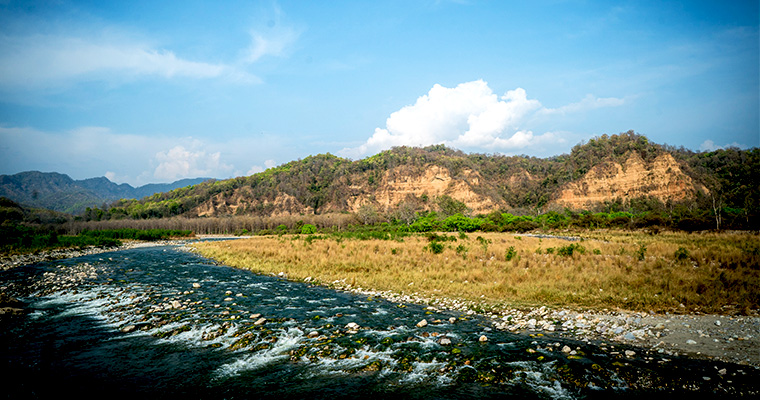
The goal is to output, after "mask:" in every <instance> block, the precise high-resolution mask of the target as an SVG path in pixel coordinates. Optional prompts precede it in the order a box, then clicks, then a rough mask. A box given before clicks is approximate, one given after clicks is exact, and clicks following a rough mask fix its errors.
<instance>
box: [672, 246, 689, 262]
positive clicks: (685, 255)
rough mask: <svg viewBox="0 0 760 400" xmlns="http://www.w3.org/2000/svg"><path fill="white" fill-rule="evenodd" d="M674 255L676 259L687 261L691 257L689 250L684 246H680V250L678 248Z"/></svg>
mask: <svg viewBox="0 0 760 400" xmlns="http://www.w3.org/2000/svg"><path fill="white" fill-rule="evenodd" d="M673 257H675V259H676V260H678V261H686V260H688V259H689V257H690V255H689V250H687V249H685V248H683V247H679V248H678V250H676V251H675V253H674V254H673Z"/></svg>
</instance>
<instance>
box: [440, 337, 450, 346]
mask: <svg viewBox="0 0 760 400" xmlns="http://www.w3.org/2000/svg"><path fill="white" fill-rule="evenodd" d="M438 344H440V345H441V346H448V345H450V344H451V339H449V338H447V337H442V338H441V339H440V340H438Z"/></svg>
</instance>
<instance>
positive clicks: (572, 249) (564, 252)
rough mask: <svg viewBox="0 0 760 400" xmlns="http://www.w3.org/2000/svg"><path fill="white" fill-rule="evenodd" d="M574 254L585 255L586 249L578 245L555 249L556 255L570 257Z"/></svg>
mask: <svg viewBox="0 0 760 400" xmlns="http://www.w3.org/2000/svg"><path fill="white" fill-rule="evenodd" d="M547 251H548V249H547ZM576 252H577V253H579V254H586V248H585V247H583V246H581V245H579V244H575V243H573V244H571V245H568V246H563V247H560V248H558V249H557V255H560V256H566V257H572V256H573V253H576Z"/></svg>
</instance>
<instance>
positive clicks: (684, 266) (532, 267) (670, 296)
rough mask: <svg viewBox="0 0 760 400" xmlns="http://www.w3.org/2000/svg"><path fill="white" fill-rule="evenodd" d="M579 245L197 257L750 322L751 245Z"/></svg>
mask: <svg viewBox="0 0 760 400" xmlns="http://www.w3.org/2000/svg"><path fill="white" fill-rule="evenodd" d="M582 236H583V237H584V240H583V241H582V242H581V243H569V244H568V242H567V241H566V240H562V239H559V238H538V237H530V236H514V235H512V234H504V233H482V234H481V235H480V236H478V237H477V238H475V239H471V238H468V237H466V236H465V237H464V238H463V237H461V236H460V237H459V238H457V237H453V236H448V235H440V234H436V236H432V235H411V236H406V237H404V238H403V241H398V240H396V241H388V240H370V241H369V242H368V241H366V240H365V241H360V240H350V239H349V240H346V239H344V238H336V237H329V236H322V237H321V238H320V240H310V241H308V243H307V238H304V237H303V236H300V237H299V236H291V237H288V236H279V237H277V236H265V237H254V238H251V239H241V240H236V241H231V242H224V243H220V242H206V243H199V244H197V245H196V247H197V248H198V249H199V250H200V252H201V253H202V254H203V255H205V256H208V257H212V258H214V259H216V260H219V261H221V262H223V263H225V264H227V265H232V266H236V267H240V268H247V269H250V270H253V271H255V272H257V273H264V274H277V273H279V272H283V271H284V272H286V273H287V275H288V276H289V277H290V278H291V279H296V280H300V279H305V278H307V277H311V278H312V279H313V280H314V281H317V282H323V283H325V284H328V285H329V284H331V283H332V282H335V281H338V282H341V284H342V285H346V284H348V285H351V286H352V287H363V288H373V289H375V290H379V291H386V290H390V291H393V292H397V293H404V294H413V293H414V294H419V295H422V296H425V297H428V298H432V297H448V298H460V299H467V300H472V301H477V302H481V303H484V305H485V306H488V307H498V306H502V305H510V306H514V305H525V306H532V305H539V304H541V305H544V304H548V305H555V306H569V307H578V308H586V307H589V308H591V307H593V308H613V309H614V308H621V309H627V310H638V311H647V312H649V311H656V312H663V311H670V312H719V313H748V312H750V310H755V311H757V310H758V307H759V306H760V238H758V236H757V235H753V234H738V233H703V234H686V233H675V232H664V233H660V234H658V235H650V234H646V233H643V232H638V233H632V232H622V231H608V230H596V231H592V232H590V233H585V234H583V235H582ZM444 237H445V239H444ZM431 238H432V239H431ZM471 248H477V249H479V251H468V249H471ZM423 249H424V250H425V251H421V250H423ZM541 249H547V250H541ZM548 249H553V250H552V251H548ZM642 249H645V250H644V252H642ZM642 253H643V254H644V257H643V258H641V257H640V254H642Z"/></svg>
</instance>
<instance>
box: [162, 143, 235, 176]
mask: <svg viewBox="0 0 760 400" xmlns="http://www.w3.org/2000/svg"><path fill="white" fill-rule="evenodd" d="M155 160H156V161H157V162H158V163H159V164H158V167H156V169H155V171H154V172H153V176H154V177H155V178H157V179H159V180H178V179H182V178H189V177H199V176H219V175H224V174H229V173H230V172H232V170H233V167H232V166H230V165H227V164H224V163H222V162H221V153H220V152H216V153H206V152H205V151H203V150H198V151H192V150H188V149H186V148H185V147H184V146H174V147H173V148H171V149H169V150H168V151H165V152H163V151H162V152H158V153H157V154H156V157H155Z"/></svg>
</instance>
